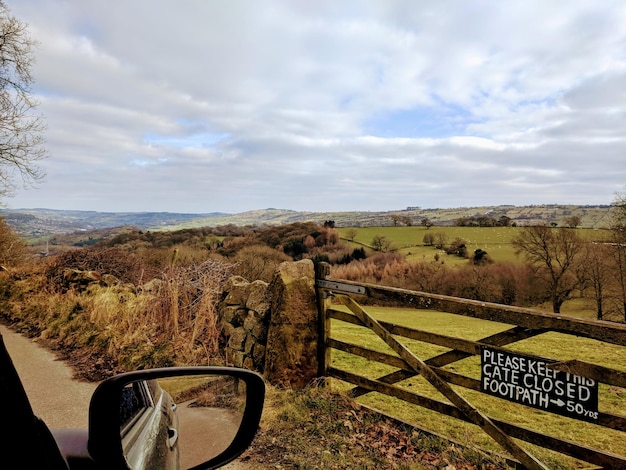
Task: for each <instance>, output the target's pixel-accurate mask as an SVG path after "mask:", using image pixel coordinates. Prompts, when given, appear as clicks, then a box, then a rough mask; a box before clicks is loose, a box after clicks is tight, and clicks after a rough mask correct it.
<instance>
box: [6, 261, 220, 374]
mask: <svg viewBox="0 0 626 470" xmlns="http://www.w3.org/2000/svg"><path fill="white" fill-rule="evenodd" d="M231 269H232V268H231V266H230V265H226V264H224V263H220V262H218V261H213V260H209V261H205V262H203V263H201V264H195V265H188V266H182V267H177V266H174V267H170V268H168V269H167V270H165V271H164V272H163V273H162V274H161V276H160V278H159V279H155V280H153V281H152V282H151V283H149V284H147V285H144V286H142V287H141V288H137V287H134V286H129V285H127V284H121V283H120V284H117V285H111V286H100V285H98V284H97V283H94V284H90V285H89V286H88V287H86V288H80V289H78V288H69V289H67V290H66V289H63V290H59V289H57V288H56V287H55V286H56V285H57V284H56V282H55V281H56V280H57V279H58V276H55V277H53V283H52V285H51V284H49V279H50V278H49V277H46V275H44V273H45V272H46V271H44V272H42V271H35V272H29V273H20V274H16V273H13V274H8V273H4V274H3V279H1V280H0V290H1V291H2V292H3V294H4V295H3V299H2V304H3V305H2V307H3V308H2V311H3V315H4V317H5V318H6V319H7V320H8V321H10V322H11V323H14V324H16V326H17V328H18V329H21V330H22V331H23V332H25V333H27V334H29V335H31V336H40V337H41V338H42V339H45V340H47V341H48V342H49V343H50V344H51V346H52V347H54V348H57V349H60V350H65V351H67V352H68V355H69V353H70V352H71V353H72V354H71V356H72V357H73V358H74V359H75V360H83V361H85V362H93V363H94V364H95V365H94V367H92V368H91V369H90V370H88V371H87V372H90V373H91V374H92V376H91V378H93V379H98V378H101V377H102V376H105V375H109V374H111V373H113V372H118V371H121V370H134V369H137V368H140V367H144V368H149V367H164V366H172V365H189V364H205V365H206V364H220V363H222V358H221V352H220V344H219V341H220V331H219V328H218V325H217V314H216V311H215V303H216V299H217V296H218V295H219V294H220V293H221V286H222V284H223V282H224V281H225V280H226V279H227V278H228V277H229V276H230V273H231ZM48 272H49V271H48ZM55 272H56V271H55Z"/></svg>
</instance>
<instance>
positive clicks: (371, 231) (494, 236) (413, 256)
mask: <svg viewBox="0 0 626 470" xmlns="http://www.w3.org/2000/svg"><path fill="white" fill-rule="evenodd" d="M337 230H338V231H339V235H340V236H341V237H342V238H344V239H345V238H346V236H347V234H348V231H349V230H356V237H355V238H354V242H355V243H358V244H362V245H366V246H370V245H371V243H372V239H373V238H374V236H376V235H381V236H384V237H387V238H389V239H391V240H392V241H393V245H392V249H393V250H394V251H395V252H397V253H400V254H402V255H404V256H406V257H407V259H409V260H414V261H417V260H420V259H427V260H432V259H433V257H434V255H435V254H436V253H438V254H439V256H440V257H443V258H442V259H445V260H446V262H449V263H453V264H465V263H467V261H466V260H464V259H462V258H459V257H458V256H448V255H446V254H445V253H444V252H443V250H437V249H436V248H434V247H432V246H424V245H423V239H424V235H426V234H427V233H430V234H433V235H436V234H437V233H443V234H445V236H446V237H447V240H448V243H450V242H451V241H452V240H454V239H455V238H456V237H460V238H462V239H464V240H465V241H466V242H467V248H468V253H470V254H471V253H473V252H474V251H475V250H477V249H479V248H480V249H482V250H484V251H486V252H487V253H489V256H490V257H491V259H492V260H493V261H495V262H496V263H507V262H510V263H516V262H520V261H521V259H520V258H519V257H518V256H517V255H516V254H515V249H514V248H513V245H512V244H511V240H513V238H514V237H515V236H516V235H518V234H519V233H520V232H521V230H522V228H521V227H449V226H446V227H438V226H433V227H431V228H429V229H427V228H426V227H423V226H411V227H358V228H339V229H337ZM574 230H576V231H577V233H578V234H579V235H580V236H581V237H582V238H583V239H585V240H589V241H595V240H602V239H606V238H608V236H609V231H608V230H601V229H598V230H594V229H574Z"/></svg>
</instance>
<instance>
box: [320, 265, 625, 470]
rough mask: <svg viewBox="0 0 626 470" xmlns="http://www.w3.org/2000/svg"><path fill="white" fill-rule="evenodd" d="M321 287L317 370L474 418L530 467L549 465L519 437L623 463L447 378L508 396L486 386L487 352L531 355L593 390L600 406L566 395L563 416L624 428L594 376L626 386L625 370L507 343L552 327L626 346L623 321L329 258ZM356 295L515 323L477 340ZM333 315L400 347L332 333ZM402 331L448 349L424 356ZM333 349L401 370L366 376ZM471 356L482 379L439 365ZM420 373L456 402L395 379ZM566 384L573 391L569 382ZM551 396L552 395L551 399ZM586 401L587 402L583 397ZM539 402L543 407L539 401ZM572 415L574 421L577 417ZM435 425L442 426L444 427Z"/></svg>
mask: <svg viewBox="0 0 626 470" xmlns="http://www.w3.org/2000/svg"><path fill="white" fill-rule="evenodd" d="M316 290H317V298H318V306H319V309H320V338H324V341H320V343H321V345H322V347H321V348H320V355H319V358H318V359H319V363H320V372H321V374H320V375H322V376H325V377H333V378H336V379H339V380H341V381H344V382H348V383H350V384H353V385H355V388H353V389H351V390H350V394H351V395H352V396H353V397H359V396H362V395H365V394H367V393H371V392H378V393H382V394H385V395H388V396H392V397H395V398H399V399H401V400H404V401H406V402H408V403H411V404H414V405H417V406H420V407H423V408H427V409H429V410H432V411H435V412H437V413H441V414H444V415H447V416H451V417H453V418H457V419H459V420H462V421H465V422H469V423H472V424H475V425H477V426H478V427H480V428H481V429H482V430H483V431H484V432H485V433H486V434H488V435H489V436H490V437H491V438H492V439H493V440H494V441H496V442H497V443H498V444H499V445H500V446H501V447H502V448H504V449H505V450H506V451H508V452H509V453H510V454H511V455H512V456H513V457H514V459H516V460H517V461H519V462H521V464H522V465H523V466H524V467H526V468H533V469H534V468H537V469H539V468H541V469H543V468H547V467H546V466H545V464H544V463H543V462H541V461H540V460H538V459H537V458H536V457H535V456H533V455H532V454H531V453H530V452H529V451H527V450H526V449H524V448H523V447H522V446H521V445H519V443H518V442H517V440H521V441H525V442H528V443H531V444H534V445H537V446H540V447H543V448H546V449H550V450H553V451H556V452H559V453H561V454H564V455H569V456H571V457H574V458H577V459H580V460H583V461H586V462H589V463H592V464H595V465H598V466H601V467H603V468H626V456H622V455H617V454H614V453H611V452H607V451H604V450H599V449H594V448H592V447H590V446H587V445H585V444H583V443H576V442H572V441H569V440H565V439H561V438H557V437H554V436H549V435H546V434H543V433H541V432H538V431H534V430H531V429H528V428H525V427H522V426H519V425H516V424H513V423H510V422H507V421H504V420H499V419H495V418H493V417H490V416H487V415H486V414H484V413H482V412H481V411H479V410H478V409H477V408H476V407H475V406H474V405H473V404H472V403H470V402H469V401H468V400H467V399H466V398H464V397H463V396H462V395H461V394H459V393H458V392H457V391H456V389H454V388H453V387H451V386H450V384H452V385H456V386H460V387H462V388H466V389H470V390H474V391H477V392H482V393H486V394H488V395H490V396H494V395H495V396H496V397H497V398H499V399H504V397H503V396H501V395H499V392H498V390H496V392H495V393H493V392H494V390H491V391H489V390H488V387H485V384H489V377H488V376H487V375H484V372H485V371H487V370H489V369H488V367H489V366H488V365H486V364H488V360H489V359H493V358H494V357H495V356H497V359H498V360H500V361H504V360H510V361H513V363H514V362H515V361H517V363H518V364H519V363H521V362H524V361H526V363H527V364H534V366H535V367H539V368H540V370H541V373H542V374H543V377H544V378H545V377H548V378H549V377H552V378H553V379H554V380H553V382H554V383H556V382H557V380H556V377H562V378H563V380H562V381H561V384H560V386H562V387H563V388H566V387H571V396H573V395H574V394H575V392H576V393H578V394H580V395H585V397H584V398H585V399H587V398H588V399H589V402H590V403H591V402H593V398H595V400H596V404H595V406H596V408H595V409H589V410H585V414H583V413H582V412H581V413H578V411H577V407H578V406H580V407H581V408H582V406H583V405H582V404H580V403H574V401H571V403H570V402H569V401H568V405H567V407H568V408H569V407H570V404H571V405H572V406H571V407H572V412H571V413H570V414H565V415H564V416H567V417H568V418H572V419H582V420H584V421H591V422H592V423H593V424H594V425H597V426H600V427H605V428H610V429H613V430H617V431H621V432H626V416H622V415H617V414H613V413H608V412H603V411H601V410H599V409H597V406H598V404H597V399H598V398H597V384H598V383H603V384H607V385H611V386H614V387H621V388H626V372H623V371H620V370H616V369H612V368H609V367H605V366H600V365H597V364H592V363H589V362H585V361H580V360H568V361H557V360H554V359H551V358H545V357H542V356H538V355H530V354H523V355H517V353H515V352H512V351H511V349H508V348H506V346H508V345H511V344H513V343H516V342H518V341H521V340H524V339H528V338H532V337H535V336H538V335H541V334H544V333H547V332H551V331H552V332H558V333H562V334H567V335H573V336H578V337H585V338H591V339H595V340H598V341H601V342H604V343H608V344H614V345H618V346H626V325H624V324H617V323H611V322H606V321H598V320H586V319H579V318H573V317H569V316H564V315H558V314H552V313H546V312H539V311H536V310H532V309H526V308H519V307H512V306H505V305H499V304H492V303H487V302H480V301H474V300H467V299H460V298H455V297H448V296H443V295H437V294H428V293H424V292H417V291H410V290H405V289H398V288H392V287H384V286H378V285H373V284H365V283H356V282H351V281H345V280H335V279H331V278H329V277H328V267H327V266H326V265H324V264H321V265H320V266H318V271H317V274H316ZM358 296H361V297H367V298H368V303H372V302H373V301H374V300H378V301H384V302H385V303H387V304H388V303H389V302H390V301H392V302H394V304H396V305H401V306H403V307H404V308H407V307H412V308H415V309H430V310H436V311H440V312H446V313H451V314H455V315H462V316H468V317H473V318H478V319H482V320H489V321H494V322H499V323H504V324H509V325H512V327H511V328H509V329H506V330H505V331H502V332H500V333H496V334H493V335H489V336H486V337H484V338H482V339H479V340H477V341H471V340H467V339H462V338H457V337H452V336H447V335H443V334H439V333H432V332H428V331H423V330H420V329H417V328H413V327H407V326H400V325H396V324H393V323H389V322H385V321H379V320H376V319H375V318H373V317H372V316H371V315H370V314H369V313H368V312H367V307H363V306H361V305H359V303H358V302H357V301H356V300H355V298H358ZM337 303H340V304H342V305H343V306H345V307H347V309H348V310H349V312H346V311H345V310H342V309H337V308H335V305H336V304H337ZM331 320H336V321H342V322H348V323H351V324H354V325H360V326H363V327H367V328H368V329H370V330H372V331H373V332H374V333H376V335H378V337H380V338H381V339H382V340H383V341H384V342H385V343H386V344H387V345H388V346H389V347H390V348H391V349H392V350H393V351H394V352H395V354H388V353H383V352H380V351H374V350H371V349H368V348H365V347H362V346H360V345H357V344H351V343H347V342H345V341H341V340H339V339H337V338H333V337H332V336H331V328H330V325H331ZM398 338H408V339H411V340H416V341H420V342H425V343H430V344H433V345H437V346H443V347H445V348H448V349H449V351H447V352H445V353H442V354H439V355H436V356H434V357H430V358H427V359H421V358H419V357H418V356H417V355H416V354H414V353H413V352H412V351H411V350H410V348H408V347H407V346H405V345H404V344H402V342H401V341H400V340H399V339H398ZM332 350H339V351H344V352H346V353H349V354H353V355H357V356H360V357H363V358H366V359H368V360H370V361H375V362H378V363H382V364H386V365H389V366H392V367H394V368H396V369H397V370H395V371H394V372H392V373H389V374H386V375H384V376H382V377H378V378H376V379H371V378H367V377H364V376H362V375H360V374H357V373H355V372H350V371H347V370H341V369H339V368H338V367H334V366H331V359H332V358H331V352H332ZM624 354H626V349H624ZM471 356H478V357H480V358H481V372H482V374H481V379H480V380H479V379H477V378H475V377H468V376H465V375H462V374H460V373H457V372H452V371H450V370H445V369H442V367H443V366H446V365H448V364H452V363H454V362H457V361H460V360H462V359H465V358H468V357H471ZM494 364H495V362H494ZM540 364H543V365H540ZM564 374H567V380H568V381H571V385H569V382H568V383H567V384H566V383H565V380H566V379H565V377H566V375H564ZM417 375H421V376H422V377H423V378H425V379H426V380H427V381H428V382H429V383H430V384H431V385H432V386H433V387H435V388H436V389H437V390H438V391H439V392H440V393H442V394H443V395H444V396H445V397H446V398H447V399H448V400H449V401H450V402H451V403H452V404H448V403H444V402H441V401H438V400H434V399H432V398H428V397H426V396H423V395H420V394H419V393H416V392H413V391H411V390H408V389H407V388H403V387H401V386H398V385H396V384H397V383H398V382H401V381H403V380H406V379H408V378H411V377H415V376H417ZM486 377H487V378H486ZM546 380H547V379H546ZM494 383H495V382H494ZM499 383H500V382H499ZM500 384H501V383H500ZM510 387H514V386H513V385H510V384H506V385H505V386H502V388H503V389H506V390H514V392H511V395H512V396H513V395H514V394H515V393H517V394H518V395H519V396H522V392H524V393H528V391H527V390H522V388H523V387H521V386H520V385H519V384H518V385H516V386H515V387H514V388H510ZM567 390H568V393H569V391H570V389H567ZM594 390H595V393H596V396H595V397H593V396H592V395H593V393H594ZM500 391H501V389H500ZM583 392H584V393H583ZM533 393H534V392H533ZM587 394H589V396H587ZM542 396H543V395H542ZM568 396H569V395H568ZM553 398H555V399H554V400H553ZM581 399H582V398H581ZM508 400H509V401H514V402H517V403H521V404H523V405H526V406H532V405H528V404H527V403H524V402H521V401H517V400H515V399H511V398H510V397H509V398H508ZM546 400H547V398H546ZM550 400H551V401H553V402H555V403H559V400H561V399H560V397H550ZM561 402H562V403H563V405H564V404H565V402H563V401H562V400H561ZM574 405H575V406H574ZM542 406H543V403H542ZM585 406H588V405H587V404H585ZM534 407H535V408H538V406H534ZM550 407H552V408H555V407H556V408H558V410H561V409H564V408H563V406H562V405H560V404H559V405H552V404H550V405H549V407H548V408H546V407H545V406H543V408H542V409H544V411H549V412H555V411H554V410H553V409H551V408H550ZM591 408H593V405H591ZM556 413H557V414H561V415H563V413H562V412H560V411H556ZM579 415H580V416H579ZM571 422H572V423H574V421H571ZM435 432H436V433H437V434H441V433H440V432H439V431H435Z"/></svg>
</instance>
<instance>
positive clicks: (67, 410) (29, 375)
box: [0, 325, 97, 429]
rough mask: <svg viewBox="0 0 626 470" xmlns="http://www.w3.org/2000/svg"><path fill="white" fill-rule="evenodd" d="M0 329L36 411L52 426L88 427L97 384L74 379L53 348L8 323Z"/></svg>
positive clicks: (71, 372)
mask: <svg viewBox="0 0 626 470" xmlns="http://www.w3.org/2000/svg"><path fill="white" fill-rule="evenodd" d="M0 333H1V334H2V337H3V339H4V343H5V345H6V348H7V350H8V351H9V354H10V355H11V359H12V360H13V364H15V368H16V369H17V372H18V374H19V376H20V379H21V380H22V383H23V384H24V388H25V389H26V393H27V394H28V397H29V399H30V403H31V406H32V407H33V410H34V411H35V414H36V415H37V416H39V417H40V418H41V419H43V420H44V422H45V423H46V424H47V425H48V427H50V428H59V429H72V428H86V427H87V422H88V410H89V400H90V398H91V394H92V393H93V391H94V390H95V388H96V385H97V384H94V383H87V382H80V381H78V380H75V379H73V376H74V372H73V371H72V369H71V368H70V367H69V366H68V365H66V364H65V363H64V362H63V361H61V360H59V359H58V358H57V356H56V355H55V354H54V353H53V352H51V351H49V350H47V349H45V348H44V347H42V346H39V345H38V344H37V343H35V342H33V341H32V340H30V339H28V338H25V337H24V336H22V335H20V334H18V333H15V332H13V331H11V330H10V329H9V328H7V327H6V326H4V325H0Z"/></svg>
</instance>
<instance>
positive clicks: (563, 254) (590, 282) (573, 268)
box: [513, 194, 626, 321]
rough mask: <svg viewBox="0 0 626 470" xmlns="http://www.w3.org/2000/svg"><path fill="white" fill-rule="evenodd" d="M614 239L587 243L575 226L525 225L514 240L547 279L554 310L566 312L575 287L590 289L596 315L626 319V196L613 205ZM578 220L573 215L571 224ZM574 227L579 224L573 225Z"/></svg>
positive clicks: (612, 234) (528, 261) (598, 316)
mask: <svg viewBox="0 0 626 470" xmlns="http://www.w3.org/2000/svg"><path fill="white" fill-rule="evenodd" d="M612 210H613V214H612V216H613V223H612V226H611V229H610V239H609V240H606V241H604V242H587V241H585V240H583V239H582V238H581V237H580V236H579V235H578V232H577V231H576V230H574V229H572V228H555V227H546V226H531V227H525V228H524V229H523V230H522V232H521V233H520V234H519V235H518V236H517V237H515V239H514V240H513V245H514V246H515V247H516V250H517V253H518V254H520V255H522V256H523V257H524V259H525V260H526V262H527V263H528V266H530V267H531V268H532V269H534V270H535V271H536V272H537V274H538V275H540V276H542V277H543V278H544V279H545V283H546V286H547V289H548V292H549V294H550V301H551V303H552V310H553V311H554V312H555V313H560V312H561V307H562V305H563V303H564V302H565V301H566V300H569V299H571V298H572V296H573V294H574V293H576V292H582V293H589V292H590V293H591V295H592V297H593V299H594V301H595V304H596V317H597V318H598V319H600V320H601V319H604V318H605V317H606V315H607V313H608V314H610V316H612V317H615V314H616V312H618V314H619V316H620V317H621V318H622V319H623V320H624V321H626V230H625V228H626V201H625V199H624V195H620V194H618V195H617V196H616V199H615V203H614V205H613V209H612ZM575 223H576V221H575V220H572V221H571V224H572V225H573V224H575ZM574 226H575V225H574Z"/></svg>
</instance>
